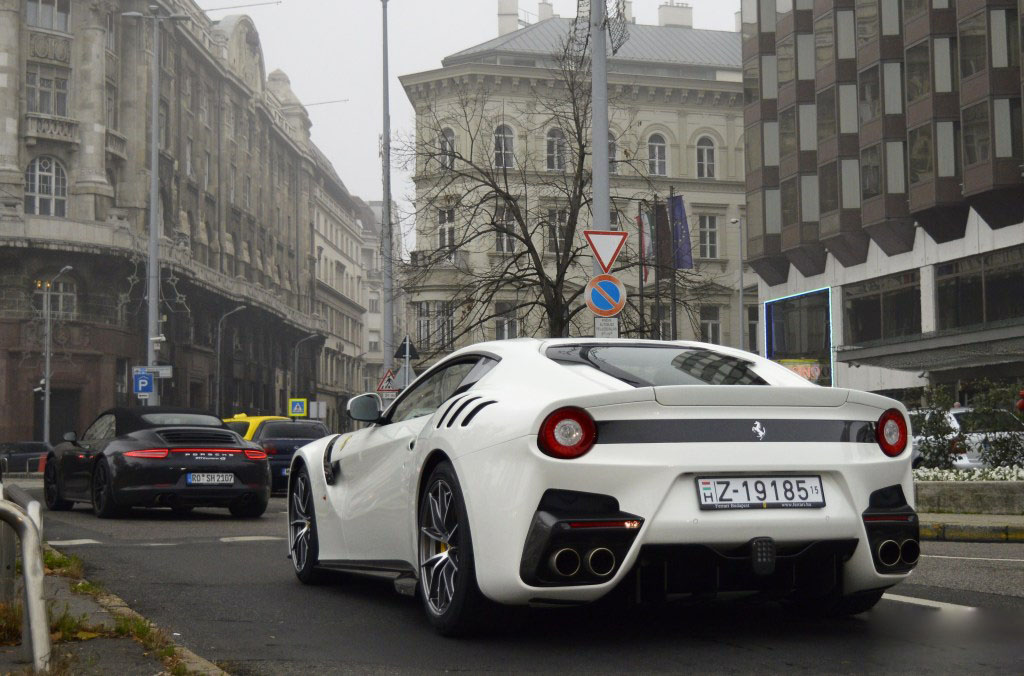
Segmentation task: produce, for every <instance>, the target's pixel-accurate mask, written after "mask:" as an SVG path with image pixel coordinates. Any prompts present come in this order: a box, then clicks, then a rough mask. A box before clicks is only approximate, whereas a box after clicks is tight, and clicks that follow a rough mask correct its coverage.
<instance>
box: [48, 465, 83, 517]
mask: <svg viewBox="0 0 1024 676" xmlns="http://www.w3.org/2000/svg"><path fill="white" fill-rule="evenodd" d="M43 498H44V499H45V500H46V508H47V509H49V510H50V511H52V512H63V511H67V510H69V509H71V508H72V507H73V506H74V505H75V503H73V502H71V501H70V500H65V499H64V498H62V497H61V496H60V477H59V476H58V475H57V458H55V457H54V456H52V455H51V456H50V457H48V458H47V459H46V469H44V470H43Z"/></svg>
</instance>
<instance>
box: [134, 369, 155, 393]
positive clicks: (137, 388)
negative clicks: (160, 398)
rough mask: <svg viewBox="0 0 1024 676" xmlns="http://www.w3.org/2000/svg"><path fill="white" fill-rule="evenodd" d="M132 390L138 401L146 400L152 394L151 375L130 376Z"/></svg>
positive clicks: (138, 374) (137, 374)
mask: <svg viewBox="0 0 1024 676" xmlns="http://www.w3.org/2000/svg"><path fill="white" fill-rule="evenodd" d="M132 390H133V391H134V392H135V394H136V395H137V396H138V397H139V399H147V398H148V397H149V395H151V394H153V375H152V374H150V373H136V374H135V375H134V376H132Z"/></svg>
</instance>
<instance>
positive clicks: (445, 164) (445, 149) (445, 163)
mask: <svg viewBox="0 0 1024 676" xmlns="http://www.w3.org/2000/svg"><path fill="white" fill-rule="evenodd" d="M438 145H439V146H440V150H441V168H442V169H454V168H455V132H454V131H452V130H451V129H448V128H447V127H446V128H444V129H442V130H441V136H440V138H439V139H438Z"/></svg>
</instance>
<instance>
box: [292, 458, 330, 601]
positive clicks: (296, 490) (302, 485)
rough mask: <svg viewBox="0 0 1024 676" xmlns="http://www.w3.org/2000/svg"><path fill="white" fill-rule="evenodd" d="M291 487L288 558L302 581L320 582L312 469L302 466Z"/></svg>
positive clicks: (296, 575) (305, 582) (318, 544)
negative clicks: (311, 480) (311, 482)
mask: <svg viewBox="0 0 1024 676" xmlns="http://www.w3.org/2000/svg"><path fill="white" fill-rule="evenodd" d="M290 483H291V485H290V486H289V488H288V557H289V558H290V559H291V560H292V567H293V568H294V569H295V577H297V578H299V581H300V582H302V583H303V584H316V583H318V582H320V581H321V579H322V574H321V571H320V570H319V569H318V568H317V567H316V565H317V563H318V562H319V560H320V558H319V557H320V541H319V539H318V538H317V535H316V512H315V510H314V508H313V504H314V502H313V489H312V486H311V484H310V482H309V472H308V471H307V470H306V466H305V465H300V466H299V468H298V471H297V472H296V473H295V476H294V477H293V479H292V481H291V482H290Z"/></svg>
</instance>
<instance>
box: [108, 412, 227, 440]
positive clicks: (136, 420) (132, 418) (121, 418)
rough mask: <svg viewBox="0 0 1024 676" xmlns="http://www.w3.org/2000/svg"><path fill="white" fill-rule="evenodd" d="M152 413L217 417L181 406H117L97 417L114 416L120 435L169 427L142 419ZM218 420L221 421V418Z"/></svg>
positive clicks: (221, 424) (222, 424) (222, 425)
mask: <svg viewBox="0 0 1024 676" xmlns="http://www.w3.org/2000/svg"><path fill="white" fill-rule="evenodd" d="M150 413H192V414H195V415H208V416H210V417H212V418H216V417H217V416H215V415H213V414H212V413H210V412H209V411H203V410H201V409H196V408H182V407H179V406H133V407H128V406H115V407H114V408H108V409H107V410H106V411H103V412H102V413H100V414H99V415H98V416H96V417H97V418H99V417H101V416H105V415H113V416H114V422H115V425H116V429H117V433H118V434H124V433H126V432H134V431H136V430H141V429H147V428H149V427H165V426H169V425H162V424H161V425H154V424H153V423H151V422H148V421H146V420H144V419H143V418H142V416H143V415H148V414H150ZM217 420H218V421H220V419H219V418H218V419H217ZM220 426H221V427H226V426H225V425H224V423H223V422H221V423H220ZM210 427H212V425H210Z"/></svg>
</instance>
